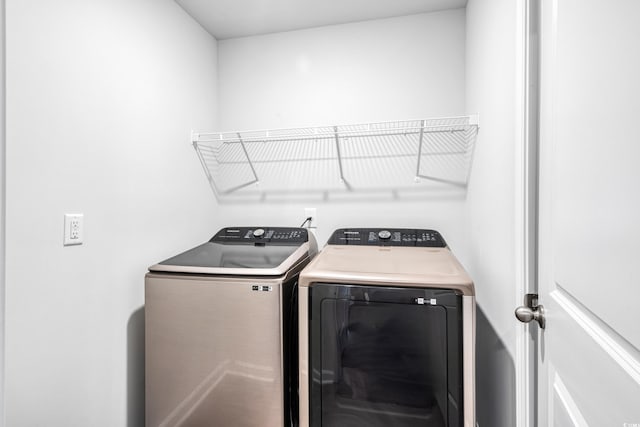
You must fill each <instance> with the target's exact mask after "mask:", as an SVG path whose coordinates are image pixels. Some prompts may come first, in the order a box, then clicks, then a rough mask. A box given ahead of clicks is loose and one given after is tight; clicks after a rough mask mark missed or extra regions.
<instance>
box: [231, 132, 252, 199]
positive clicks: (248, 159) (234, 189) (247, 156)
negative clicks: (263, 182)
mask: <svg viewBox="0 0 640 427" xmlns="http://www.w3.org/2000/svg"><path fill="white" fill-rule="evenodd" d="M236 135H238V141H239V142H240V147H242V151H243V152H244V155H245V157H246V158H247V163H249V167H250V168H251V173H253V178H254V180H253V181H250V182H247V183H246V184H241V185H238V186H236V187H233V188H231V189H230V190H227V193H232V192H234V191H236V190H239V189H240V188H243V187H246V186H248V185H251V184H253V183H256V182H259V181H260V179H258V174H257V173H256V169H255V168H254V167H253V163H252V162H251V158H249V153H248V152H247V148H246V147H245V146H244V142H243V141H242V135H240V132H238V133H237V134H236Z"/></svg>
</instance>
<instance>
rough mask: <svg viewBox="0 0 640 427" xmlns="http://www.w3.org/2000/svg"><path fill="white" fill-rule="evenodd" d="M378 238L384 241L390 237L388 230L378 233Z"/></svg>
mask: <svg viewBox="0 0 640 427" xmlns="http://www.w3.org/2000/svg"><path fill="white" fill-rule="evenodd" d="M378 237H379V238H381V239H383V240H386V239H388V238H389V237H391V232H390V231H389V230H380V231H379V232H378Z"/></svg>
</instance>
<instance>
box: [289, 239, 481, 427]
mask: <svg viewBox="0 0 640 427" xmlns="http://www.w3.org/2000/svg"><path fill="white" fill-rule="evenodd" d="M427 240H428V241H427ZM299 286H300V291H299V336H300V339H299V345H300V352H299V358H300V361H299V387H300V427H327V426H330V427H333V426H337V425H349V426H358V427H359V426H378V425H394V426H398V427H399V426H405V425H407V426H425V427H426V426H429V427H431V426H434V427H435V426H447V427H459V426H464V427H475V381H474V379H475V372H474V366H475V290H474V285H473V282H472V280H471V278H470V277H469V276H468V274H467V273H466V272H465V270H464V268H463V267H462V265H461V264H460V263H459V262H458V260H457V259H456V258H455V256H454V255H453V254H452V252H451V251H450V250H449V248H448V247H447V246H446V243H445V242H444V239H442V238H441V236H440V235H439V233H437V232H435V231H433V230H407V229H396V230H393V229H341V230H336V231H335V232H334V233H333V235H332V236H331V238H330V239H329V243H328V244H327V246H325V248H323V249H322V251H321V252H320V254H319V255H318V256H317V257H316V258H315V259H314V260H313V261H312V262H311V263H310V264H309V265H308V266H307V267H306V268H305V269H304V270H303V271H302V273H301V275H300V281H299ZM320 288H322V289H323V290H322V292H319V290H320ZM314 292H315V294H314ZM423 292H424V293H423ZM374 294H375V296H374ZM314 295H315V296H314ZM386 295H397V298H400V300H397V301H401V303H398V304H392V303H391V301H392V299H391V297H390V296H389V297H387V296H386ZM445 296H446V298H452V296H453V297H454V298H455V300H456V301H458V302H457V303H456V304H458V307H457V309H456V310H449V309H447V310H446V313H445V310H444V308H446V307H444V306H445V305H446V304H449V303H447V302H445V301H446V298H445ZM314 298H315V299H314ZM375 298H377V301H379V302H377V303H376V302H374V299H375ZM403 298H406V299H403ZM318 299H322V300H321V301H318ZM358 300H360V302H358ZM397 301H396V302H397ZM338 303H340V304H338ZM421 304H424V305H421ZM374 306H375V307H377V308H376V310H378V312H380V311H382V312H385V311H388V310H389V309H390V307H392V306H394V307H399V309H398V310H399V311H397V312H396V314H394V315H395V316H396V317H395V320H401V321H400V322H399V323H402V322H404V325H396V327H395V329H393V327H392V328H391V331H392V332H391V333H392V334H393V335H394V336H389V332H387V333H386V335H385V333H384V332H382V331H383V330H384V328H385V325H384V324H381V323H380V322H377V321H376V320H375V319H374V316H375V313H374V311H372V310H369V311H368V312H367V311H366V310H367V307H374ZM313 307H316V308H317V309H315V308H313ZM419 307H425V310H430V312H429V313H432V314H433V315H429V314H427V315H426V317H425V315H423V314H422V313H427V311H422V310H423V309H422V308H419ZM314 310H316V311H315V312H314ZM357 310H359V311H357ZM339 311H341V312H342V314H340V315H338V316H337V315H336V313H337V312H339ZM314 313H315V314H314ZM326 313H329V314H330V315H329V316H328V317H329V318H330V321H329V322H325V321H324V320H323V316H325V314H326ZM358 313H359V314H358ZM398 313H399V315H398ZM416 313H418V314H417V315H416ZM405 314H406V316H405ZM313 316H315V317H314V318H313V319H312V317H313ZM412 316H413V317H412ZM420 316H422V317H420ZM429 316H431V317H429ZM403 317H406V318H405V319H404V320H402V318H403ZM452 317H455V318H456V321H455V322H454V323H452V319H451V318H452ZM438 318H442V319H445V320H443V322H445V323H442V322H441V326H442V327H441V330H435V329H434V328H436V326H434V325H437V324H438V323H437V322H438V320H437V319H438ZM336 319H338V320H336ZM391 319H393V317H391ZM413 319H415V321H414V320H413ZM420 319H426V320H424V323H425V324H424V325H422V326H423V327H422V326H420V325H416V322H423V320H420ZM428 323H432V324H428ZM398 328H400V329H398ZM327 329H331V330H333V329H335V330H336V331H337V332H329V333H327V332H326V331H327ZM405 330H410V331H409V338H405V337H403V336H404V335H405V332H407V331H405ZM455 330H457V331H459V332H456V335H455V336H454V338H453V339H449V340H447V339H446V337H447V336H448V335H449V334H450V332H451V331H455ZM363 331H364V332H363ZM372 331H374V332H375V331H379V333H378V336H377V337H376V336H375V334H374V332H372ZM332 334H333V335H332ZM358 334H360V336H367V334H369V335H368V338H367V339H368V341H369V342H367V343H366V344H365V345H364V346H361V348H360V349H359V353H358V352H357V351H352V354H353V353H357V354H359V356H358V357H360V355H362V354H364V353H365V352H369V353H374V354H373V356H371V355H370V357H369V359H368V360H365V359H361V360H358V361H356V362H355V363H354V362H353V361H351V362H345V361H344V360H343V361H342V362H340V361H338V362H337V363H336V361H335V360H330V361H329V362H327V365H328V366H329V368H327V367H326V366H325V361H324V360H322V362H321V363H320V362H318V360H319V359H323V358H330V359H340V358H343V359H345V358H347V357H348V356H347V347H346V346H347V344H345V343H344V342H345V341H348V340H352V339H353V340H356V339H357V338H352V337H357V336H358ZM327 337H329V338H327ZM372 337H373V338H372ZM314 340H315V342H316V343H317V345H316V347H318V348H319V349H318V350H314V344H313V342H314ZM373 340H375V342H374V341H373ZM394 340H395V341H396V342H398V341H402V340H408V341H409V343H408V345H407V348H408V350H406V352H405V354H403V351H402V350H399V351H396V353H394V354H393V355H392V356H391V358H392V360H391V362H390V364H391V365H393V366H392V368H391V369H387V371H388V372H383V373H380V375H379V377H378V378H377V379H376V381H377V380H379V381H378V382H377V383H375V381H373V380H371V379H370V378H368V377H372V375H369V374H368V373H367V369H368V368H367V366H368V365H372V366H375V365H376V364H379V363H380V361H379V359H380V357H381V355H384V354H385V351H384V350H379V349H380V348H383V347H384V346H385V345H387V344H385V341H394ZM361 341H365V340H364V339H361ZM414 342H423V343H426V344H424V345H422V344H420V345H421V346H422V347H421V348H424V347H428V346H429V345H431V344H430V342H432V343H433V345H432V346H433V347H440V346H445V347H446V348H447V350H446V351H447V353H446V354H445V355H444V356H441V357H440V361H439V362H437V361H436V359H437V357H435V356H433V354H435V353H434V352H433V349H426V350H424V354H425V355H427V357H426V358H424V359H423V360H422V361H420V360H416V359H413V360H412V362H411V363H412V366H414V367H415V376H416V377H418V376H419V371H420V368H419V367H420V365H421V364H422V363H425V364H428V363H431V364H435V365H434V366H433V367H432V368H430V371H431V373H429V374H428V375H431V376H432V377H433V378H429V379H427V380H426V382H429V381H431V382H432V383H433V384H435V385H433V386H430V387H433V388H434V389H437V388H438V387H440V388H442V387H444V388H445V389H444V390H438V391H437V392H436V391H434V393H433V394H434V396H436V397H435V398H434V403H433V406H434V407H435V406H440V407H443V406H444V407H446V406H449V408H448V412H449V413H450V414H449V415H447V409H445V410H444V414H445V415H444V416H442V415H439V418H438V419H436V418H434V417H432V416H431V415H429V414H426V415H425V414H424V413H421V412H420V410H419V406H420V405H421V403H420V402H413V403H409V405H413V406H414V407H413V408H409V409H408V410H406V411H404V410H403V409H402V407H401V406H400V405H399V403H398V402H400V401H401V400H402V399H403V398H402V397H400V398H397V396H400V395H399V394H398V393H396V392H395V391H394V387H396V385H397V384H398V382H397V381H396V382H394V381H393V380H389V378H390V377H393V376H394V375H395V376H396V377H398V376H399V375H400V376H402V375H406V376H407V377H411V376H412V375H413V372H411V371H409V372H406V373H400V374H398V370H399V369H400V368H398V365H400V364H401V363H402V359H403V358H405V357H406V356H407V354H406V353H416V347H415V346H414V345H413V343H414ZM405 344H407V343H404V344H401V346H402V345H405ZM401 346H400V347H401ZM334 347H341V348H334ZM314 351H316V353H317V357H316V360H315V361H314V360H313V358H314V355H313V354H312V353H313V352H314ZM418 352H419V351H418ZM426 359H432V360H426ZM371 360H373V362H371ZM319 363H320V364H321V366H318V364H319ZM437 363H440V365H441V366H438V365H437ZM451 365H459V366H458V367H457V368H456V367H455V366H454V367H453V368H454V371H455V370H457V372H459V373H460V374H459V375H461V378H460V381H459V384H460V385H459V386H457V385H454V386H451V387H450V389H449V390H447V389H446V375H447V374H446V373H443V372H442V371H445V370H446V369H449V372H451V367H452V366H451ZM447 366H448V367H449V368H447ZM409 369H412V368H409ZM333 371H335V372H333ZM338 371H339V372H338ZM349 375H350V380H349V381H343V382H344V383H345V384H340V385H337V386H336V385H335V384H334V385H332V384H331V383H332V382H333V383H338V382H339V381H338V380H337V379H336V378H337V377H339V376H342V377H347V376H349ZM438 375H439V376H440V377H441V378H443V380H442V381H440V383H439V384H440V385H438V383H437V379H434V378H435V377H437V376H438ZM373 376H375V375H373ZM385 376H386V378H382V377H385ZM454 376H458V374H457V373H455V372H454ZM381 378H382V379H381ZM404 381H407V380H406V379H405V380H404ZM409 381H411V380H409ZM442 384H445V385H444V386H443V385H442ZM334 386H335V387H342V389H343V390H342V393H343V395H346V396H348V399H343V400H342V401H338V400H339V397H336V396H338V395H339V394H340V393H333V392H328V393H325V391H324V390H325V388H327V387H334ZM412 386H414V388H415V384H413V385H412ZM368 387H369V388H374V387H378V388H381V387H382V389H380V390H377V392H376V391H375V390H368V389H367V388H368ZM459 388H461V390H457V389H459ZM313 390H316V396H315V397H314V396H312V395H313V393H314V392H313ZM411 390H412V389H409V391H408V393H405V398H404V399H405V400H406V399H407V398H406V395H409V396H410V395H411V393H412V392H411ZM369 391H371V393H370V394H369ZM454 392H457V393H458V395H459V398H458V399H456V402H451V403H449V404H448V403H447V400H449V401H452V400H453V399H452V396H454V395H455V393H454ZM376 393H377V394H376ZM373 395H376V397H375V398H371V396H373ZM415 395H416V396H419V395H420V394H419V392H416V393H415ZM394 396H395V397H394ZM387 399H388V400H389V401H388V402H385V400H387ZM333 400H336V402H333ZM367 400H368V401H369V402H365V401H367ZM409 400H411V398H409ZM358 401H362V402H365V403H367V404H366V405H364V406H365V407H364V408H358V405H359V403H358ZM371 401H374V402H373V403H372V402H371ZM327 402H330V404H331V405H333V406H332V408H335V411H336V412H340V411H343V412H344V413H345V414H347V415H348V416H345V417H343V418H342V419H339V418H336V417H334V416H333V414H331V411H332V410H334V409H331V408H329V409H326V408H324V407H323V406H325V405H327ZM456 405H460V407H457V406H456ZM416 408H418V409H416ZM452 408H453V409H452ZM452 411H453V412H456V414H451V412H452ZM440 412H442V411H440Z"/></svg>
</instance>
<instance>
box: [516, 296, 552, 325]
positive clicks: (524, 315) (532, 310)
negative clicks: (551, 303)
mask: <svg viewBox="0 0 640 427" xmlns="http://www.w3.org/2000/svg"><path fill="white" fill-rule="evenodd" d="M515 314H516V318H517V319H518V320H519V321H521V322H522V323H529V322H531V321H532V320H535V321H536V322H538V325H540V328H542V329H544V327H545V319H544V307H543V306H542V305H539V304H538V295H537V294H527V295H525V296H524V305H523V306H520V307H518V308H516V312H515Z"/></svg>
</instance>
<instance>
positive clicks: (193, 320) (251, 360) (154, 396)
mask: <svg viewBox="0 0 640 427" xmlns="http://www.w3.org/2000/svg"><path fill="white" fill-rule="evenodd" d="M229 230H230V231H232V232H231V233H229V232H228V231H229ZM235 230H237V232H236V231H235ZM292 232H293V233H294V234H291V233H292ZM254 233H255V234H257V236H254ZM220 236H222V238H219V237H220ZM245 236H246V238H245ZM267 236H269V237H267ZM291 236H294V238H290V237H291ZM217 237H218V238H217ZM274 237H277V238H275V239H274ZM216 238H217V239H216ZM274 240H275V241H274ZM316 252H317V246H316V243H315V240H314V238H313V236H312V235H311V234H307V231H306V230H304V229H285V228H266V227H265V228H255V227H235V228H227V229H223V230H221V231H220V232H219V233H218V234H216V236H214V238H213V239H212V240H211V241H210V242H207V243H206V244H204V245H202V246H199V247H197V248H194V249H193V250H191V251H187V252H185V253H183V254H181V255H178V256H176V257H174V258H171V259H169V260H167V261H168V262H167V261H165V262H163V263H160V264H156V265H154V266H152V267H150V272H149V273H147V275H146V277H145V345H146V348H145V361H146V367H145V371H146V379H145V391H146V396H145V400H146V426H147V427H160V426H162V427H174V426H175V427H177V426H183V427H205V426H206V427H210V426H234V427H282V426H285V425H289V423H290V422H291V419H292V415H291V412H292V411H293V409H292V408H291V406H290V403H291V402H290V400H291V397H290V395H289V394H288V393H289V389H290V388H291V387H293V389H294V390H295V386H296V385H297V384H296V383H297V378H296V376H295V375H296V372H297V369H296V368H295V365H297V363H293V366H294V367H292V362H297V360H291V358H289V354H292V353H293V354H297V347H295V348H294V346H295V341H296V340H293V341H292V340H291V339H290V338H291V334H292V333H296V334H297V328H296V326H297V325H296V324H295V323H293V322H297V319H293V318H292V317H291V315H292V304H294V301H295V297H296V295H295V293H296V284H297V279H298V275H299V273H300V271H301V270H302V268H303V267H304V266H305V265H306V264H307V263H308V262H309V260H310V259H311V258H312V257H313V255H314V254H315V253H316ZM294 403H297V402H294ZM294 406H295V405H294ZM296 418H297V416H296Z"/></svg>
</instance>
